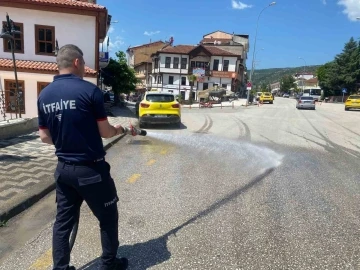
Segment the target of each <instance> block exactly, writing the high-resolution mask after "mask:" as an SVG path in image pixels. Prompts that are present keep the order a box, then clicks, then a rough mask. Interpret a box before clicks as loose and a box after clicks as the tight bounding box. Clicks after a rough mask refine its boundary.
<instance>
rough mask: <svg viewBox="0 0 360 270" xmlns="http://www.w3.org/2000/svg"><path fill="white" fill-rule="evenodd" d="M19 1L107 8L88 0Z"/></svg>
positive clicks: (18, 0) (20, 0)
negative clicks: (83, 0)
mask: <svg viewBox="0 0 360 270" xmlns="http://www.w3.org/2000/svg"><path fill="white" fill-rule="evenodd" d="M17 2H24V3H29V2H30V3H39V4H42V3H43V4H53V5H56V6H68V7H80V8H91V9H99V10H104V9H106V8H105V7H104V6H100V5H97V4H92V3H88V2H82V1H74V0H17Z"/></svg>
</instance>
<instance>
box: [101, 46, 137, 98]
mask: <svg viewBox="0 0 360 270" xmlns="http://www.w3.org/2000/svg"><path fill="white" fill-rule="evenodd" d="M115 55H116V59H113V58H110V62H109V65H108V66H107V67H106V68H104V69H103V71H104V72H103V77H104V84H105V85H107V86H111V87H112V89H113V91H114V95H115V98H116V100H115V102H117V101H118V100H119V95H120V94H121V93H125V94H127V93H130V92H133V91H135V87H136V84H137V83H138V82H139V80H138V79H137V78H136V76H135V71H134V69H132V68H130V67H129V66H128V65H127V62H126V54H125V53H124V52H122V51H119V52H117V53H115Z"/></svg>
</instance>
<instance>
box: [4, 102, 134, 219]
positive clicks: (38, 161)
mask: <svg viewBox="0 0 360 270" xmlns="http://www.w3.org/2000/svg"><path fill="white" fill-rule="evenodd" d="M111 111H112V113H113V115H114V117H108V119H109V122H110V123H111V124H112V125H115V124H122V125H124V126H128V125H129V121H130V120H131V123H133V124H134V125H135V124H137V119H136V118H135V116H134V114H133V113H131V111H130V110H129V109H127V108H118V107H114V108H112V110H111ZM122 137H123V136H122V135H120V136H117V137H113V138H110V139H103V144H104V149H105V150H107V149H108V148H110V147H111V146H112V145H113V144H114V143H116V142H117V141H118V140H120V139H121V138H122ZM54 152H55V151H54V146H51V145H48V144H44V143H42V142H41V140H40V138H39V136H38V132H34V133H31V134H28V135H24V136H19V137H15V138H12V139H6V140H0V226H1V223H2V222H6V221H7V220H9V219H10V218H12V217H14V216H15V215H17V214H19V213H20V212H21V211H23V210H25V209H27V208H28V207H30V206H31V205H33V204H34V203H36V202H37V201H38V200H40V199H41V198H42V197H44V196H45V195H46V194H48V193H49V192H51V191H52V190H53V189H54V187H55V183H54V177H53V174H54V170H55V166H56V164H57V158H56V156H55V154H54Z"/></svg>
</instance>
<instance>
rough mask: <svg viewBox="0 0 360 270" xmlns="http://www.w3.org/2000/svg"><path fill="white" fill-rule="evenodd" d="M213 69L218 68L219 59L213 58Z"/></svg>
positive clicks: (216, 69)
mask: <svg viewBox="0 0 360 270" xmlns="http://www.w3.org/2000/svg"><path fill="white" fill-rule="evenodd" d="M213 70H215V71H218V70H219V59H215V60H214V65H213Z"/></svg>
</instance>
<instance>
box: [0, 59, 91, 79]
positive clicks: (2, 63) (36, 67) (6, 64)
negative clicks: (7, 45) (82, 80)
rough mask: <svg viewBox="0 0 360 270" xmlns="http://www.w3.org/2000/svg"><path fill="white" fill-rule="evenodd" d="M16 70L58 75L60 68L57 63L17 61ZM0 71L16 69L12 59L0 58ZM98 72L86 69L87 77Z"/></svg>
mask: <svg viewBox="0 0 360 270" xmlns="http://www.w3.org/2000/svg"><path fill="white" fill-rule="evenodd" d="M16 68H17V69H18V71H20V72H34V71H35V72H39V71H40V72H41V71H43V72H44V73H51V74H54V73H57V72H58V68H57V64H56V63H52V62H39V61H27V60H16ZM0 69H10V70H12V69H14V65H13V62H12V59H4V58H0ZM96 74H97V72H96V71H95V70H93V69H91V68H89V67H85V76H86V75H87V76H96Z"/></svg>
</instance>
